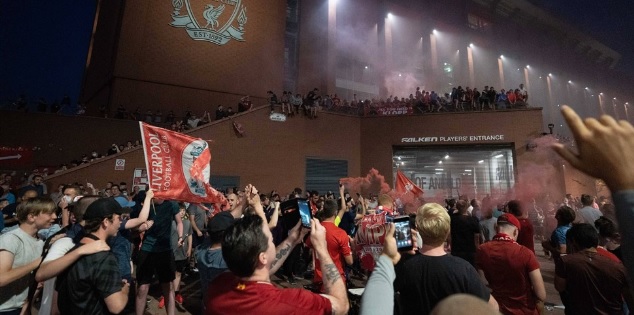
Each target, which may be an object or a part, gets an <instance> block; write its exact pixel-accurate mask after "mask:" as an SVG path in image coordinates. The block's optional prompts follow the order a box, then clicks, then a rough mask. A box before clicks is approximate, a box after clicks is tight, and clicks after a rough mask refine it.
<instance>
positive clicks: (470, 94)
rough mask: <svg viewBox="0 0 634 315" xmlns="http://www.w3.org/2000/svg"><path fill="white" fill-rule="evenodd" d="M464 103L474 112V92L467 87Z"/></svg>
mask: <svg viewBox="0 0 634 315" xmlns="http://www.w3.org/2000/svg"><path fill="white" fill-rule="evenodd" d="M464 101H465V103H466V104H467V108H469V109H470V110H473V109H474V108H473V104H474V103H473V90H472V89H471V88H470V87H468V86H467V88H466V89H465V93H464Z"/></svg>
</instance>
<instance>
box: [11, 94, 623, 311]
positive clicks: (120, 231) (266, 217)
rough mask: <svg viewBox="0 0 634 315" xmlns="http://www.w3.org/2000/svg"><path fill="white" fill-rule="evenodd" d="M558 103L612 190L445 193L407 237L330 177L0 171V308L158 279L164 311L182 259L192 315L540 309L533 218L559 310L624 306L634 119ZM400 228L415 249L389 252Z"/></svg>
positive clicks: (83, 306) (96, 294)
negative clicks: (169, 193) (134, 179)
mask: <svg viewBox="0 0 634 315" xmlns="http://www.w3.org/2000/svg"><path fill="white" fill-rule="evenodd" d="M563 113H564V116H565V118H566V120H567V121H568V123H569V124H570V127H571V129H572V131H573V134H574V135H575V140H576V143H577V144H578V147H579V151H576V152H573V151H570V149H568V148H566V147H564V146H562V145H558V146H555V150H556V151H557V152H558V153H559V154H560V155H562V157H563V158H565V159H566V160H567V161H568V162H569V163H571V165H573V166H575V167H577V168H579V169H581V170H583V171H585V172H588V174H590V175H592V176H596V177H600V178H602V179H603V180H604V181H605V183H606V184H607V186H608V187H609V188H610V190H611V191H612V198H599V199H598V200H596V198H594V197H592V196H589V195H582V196H580V198H578V199H577V198H573V197H572V196H570V195H567V196H566V197H565V199H564V200H563V202H561V204H559V203H558V202H549V200H548V199H546V200H545V201H544V202H542V203H541V204H540V203H538V202H534V203H533V204H532V206H531V204H530V203H526V202H522V201H520V200H509V201H508V202H505V201H503V200H494V199H492V198H491V197H489V196H487V197H485V198H483V200H476V199H472V200H469V199H468V198H467V197H466V196H461V197H459V198H458V199H457V200H456V199H452V198H449V199H447V200H445V202H444V205H441V204H438V203H433V202H428V203H424V204H423V205H422V206H420V207H419V208H418V209H417V210H416V212H415V213H409V214H408V215H409V216H410V218H408V220H407V222H409V224H410V226H411V227H412V229H411V231H410V232H411V233H403V231H402V230H399V232H398V233H397V232H395V225H394V224H393V223H389V222H390V221H391V220H389V219H388V218H393V219H394V221H396V218H394V216H398V215H403V214H405V213H403V211H404V210H403V209H400V208H399V206H398V205H399V203H398V202H396V201H395V200H393V199H392V197H390V196H389V195H387V194H381V195H376V194H371V195H369V196H367V198H365V197H363V196H362V195H360V194H358V195H357V197H356V199H355V198H353V197H352V196H350V194H347V193H346V191H345V187H344V186H343V185H340V186H339V192H338V194H336V193H332V192H328V193H326V194H323V195H322V194H320V193H319V192H316V191H310V192H307V193H305V194H304V192H303V191H302V189H299V188H296V189H294V190H293V191H292V192H290V193H289V194H287V195H284V194H280V193H278V192H276V191H272V192H271V193H269V194H260V193H259V192H258V190H257V189H256V188H255V187H254V186H252V185H247V186H246V187H245V188H244V189H238V188H232V189H229V190H227V191H226V192H225V199H226V202H224V201H225V200H218V203H215V204H198V203H183V202H176V201H171V200H164V199H160V198H154V192H153V191H152V190H145V189H141V187H133V188H131V189H130V188H128V187H127V185H125V183H120V184H118V185H117V184H114V183H108V184H107V185H106V186H105V187H103V188H98V187H95V186H94V185H92V184H90V183H86V184H85V186H83V187H82V186H81V185H77V184H74V185H73V184H71V185H61V186H60V187H58V188H57V190H55V191H54V192H50V193H49V192H48V191H47V187H46V184H45V183H44V182H43V177H42V176H41V175H40V174H36V173H34V174H31V175H32V176H29V178H28V179H27V180H28V182H27V183H26V184H25V185H21V186H14V185H13V183H14V178H13V176H12V175H10V174H2V176H0V187H2V191H1V192H0V208H1V210H2V214H3V215H2V221H0V222H1V223H2V226H0V228H1V229H0V230H1V231H2V235H0V288H2V290H0V312H2V313H3V314H21V313H28V312H29V311H27V310H30V309H31V307H32V306H33V305H32V303H33V302H34V301H37V303H36V304H35V305H34V306H35V307H36V308H37V309H38V311H39V312H40V313H42V314H80V313H81V314H84V313H85V314H103V313H121V312H123V311H124V310H126V309H127V310H128V311H130V312H135V313H136V314H144V312H145V310H146V307H147V296H148V291H149V288H150V286H151V285H152V284H153V283H155V281H158V285H159V286H160V289H161V292H162V293H163V295H162V298H160V299H159V308H165V309H166V312H167V314H174V312H175V304H182V303H183V302H184V298H185V297H183V296H182V294H180V291H179V288H180V287H179V286H180V284H181V283H180V282H181V281H180V279H181V278H180V277H181V276H182V274H183V273H184V272H186V271H187V269H188V267H189V268H190V269H192V270H193V266H195V267H197V269H198V273H199V276H200V283H201V288H200V290H201V296H202V299H201V301H200V304H202V305H201V308H202V313H204V314H245V313H247V312H252V311H258V313H261V314H278V313H310V314H330V313H348V312H349V311H350V312H356V311H359V312H360V313H361V314H390V313H396V314H421V313H422V314H428V313H432V314H473V313H475V314H496V313H498V311H499V312H502V313H504V314H539V313H540V310H541V309H542V308H543V304H544V301H545V300H546V298H547V296H546V291H545V288H544V279H543V277H542V275H541V271H540V266H539V263H538V262H537V260H536V256H535V247H534V241H535V229H536V228H537V229H538V230H539V228H543V229H545V231H542V233H541V236H542V237H541V239H543V241H542V246H543V248H544V249H545V250H546V251H547V252H548V255H550V256H551V257H552V259H553V260H554V261H555V276H554V280H553V282H554V286H555V289H556V290H557V291H558V292H559V293H560V297H561V300H562V302H563V304H564V306H565V309H566V313H568V314H586V313H588V314H621V313H625V310H626V309H628V308H631V307H633V306H634V304H633V302H634V300H632V295H631V292H630V290H629V288H630V285H629V279H628V276H627V275H628V274H631V273H632V270H634V261H632V258H631V257H632V253H633V252H634V251H633V249H632V245H631V240H632V238H633V237H634V234H632V229H631V228H630V225H631V223H632V222H634V173H633V172H632V170H633V169H634V163H633V162H632V160H631V159H630V158H629V156H630V155H632V154H634V127H632V126H631V125H629V124H627V123H621V124H619V123H617V122H616V121H615V120H613V119H611V118H609V117H603V118H602V119H601V120H594V119H587V120H585V121H583V120H581V119H580V118H579V117H578V116H577V115H576V114H575V113H574V111H572V110H571V109H570V108H568V107H566V106H565V107H564V109H563ZM608 140H610V141H608ZM606 170H609V171H606ZM302 197H303V198H302ZM304 198H305V199H304ZM304 200H305V201H304ZM289 202H290V204H291V206H290V207H289V206H288V204H289ZM304 202H305V203H304ZM293 203H295V205H293ZM300 203H301V205H300ZM303 204H305V205H306V208H304V207H303V206H302V205H303ZM542 205H545V208H544V207H543V206H542ZM554 208H556V210H553V209H554ZM303 209H305V210H306V211H303ZM298 210H299V211H298ZM298 212H299V213H301V214H298ZM307 213H310V215H308V214H307ZM304 215H306V216H307V217H312V218H311V219H310V220H304ZM296 216H299V218H298V219H297V220H298V222H296V221H292V220H290V219H289V218H294V217H296ZM551 216H552V217H551ZM379 218H384V219H385V220H386V221H387V222H388V223H386V224H385V225H382V226H381V227H382V228H381V229H380V230H381V231H383V237H384V240H383V246H382V249H381V253H380V254H379V253H378V252H377V253H376V254H377V255H376V256H374V258H375V267H374V270H373V271H372V273H371V275H370V276H369V279H368V280H367V284H366V287H365V292H364V293H363V295H362V298H361V301H360V309H358V308H357V307H358V306H359V305H358V304H356V303H355V300H354V298H351V297H350V296H349V295H348V294H347V290H346V287H347V286H348V287H350V284H349V282H347V281H346V279H347V278H349V276H350V273H351V272H352V273H353V270H355V268H357V269H358V267H355V264H358V261H359V259H358V257H355V252H356V251H355V250H353V248H354V247H355V239H356V238H354V237H353V236H355V233H360V232H361V231H360V230H359V229H363V228H364V227H363V226H362V225H358V223H359V220H360V221H361V222H363V221H365V220H366V219H369V220H370V221H373V220H375V219H376V220H378V219H379ZM553 218H554V219H555V221H556V224H549V223H548V220H550V219H553ZM549 227H550V228H552V232H551V231H549V230H548V229H549ZM538 234H540V233H539V232H538ZM404 235H409V236H408V237H410V238H411V241H412V242H411V244H412V249H411V250H409V249H408V250H404V251H398V250H397V240H398V241H402V240H403V237H404ZM302 257H304V263H302ZM306 257H308V259H306ZM310 257H312V259H310ZM309 261H312V266H310V262H309ZM306 262H309V263H306ZM357 266H358V265H357ZM309 270H312V272H305V271H309ZM276 274H277V275H279V277H280V278H282V279H284V280H285V281H287V282H288V284H289V285H290V286H293V282H294V278H295V277H300V276H303V277H310V278H312V282H313V285H312V286H310V287H309V288H308V289H309V290H306V289H304V288H289V289H282V288H279V287H277V286H275V285H273V284H272V283H271V277H272V276H274V275H276ZM133 275H134V276H133ZM38 283H39V284H40V285H37V284H38ZM460 294H467V295H468V296H465V295H460ZM190 298H191V297H190ZM351 306H352V308H351Z"/></svg>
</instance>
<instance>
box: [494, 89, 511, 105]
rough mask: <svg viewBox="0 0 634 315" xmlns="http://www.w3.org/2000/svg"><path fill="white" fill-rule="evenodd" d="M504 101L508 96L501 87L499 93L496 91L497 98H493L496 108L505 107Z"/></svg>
mask: <svg viewBox="0 0 634 315" xmlns="http://www.w3.org/2000/svg"><path fill="white" fill-rule="evenodd" d="M506 102H508V96H507V94H506V91H505V90H504V89H501V90H500V93H498V95H497V98H496V99H495V104H496V107H497V109H506Z"/></svg>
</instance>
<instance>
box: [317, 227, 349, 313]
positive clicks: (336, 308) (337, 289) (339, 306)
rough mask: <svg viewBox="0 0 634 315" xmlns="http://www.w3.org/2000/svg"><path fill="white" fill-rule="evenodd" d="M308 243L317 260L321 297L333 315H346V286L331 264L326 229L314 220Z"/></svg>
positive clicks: (347, 305)
mask: <svg viewBox="0 0 634 315" xmlns="http://www.w3.org/2000/svg"><path fill="white" fill-rule="evenodd" d="M310 225H311V232H310V241H311V243H312V245H313V249H314V250H315V255H317V258H318V259H319V262H320V264H321V270H322V277H323V281H324V291H325V292H326V294H324V295H323V296H324V297H326V298H327V299H328V300H330V305H331V306H332V313H333V314H347V313H348V309H349V308H350V304H348V295H347V294H346V285H345V283H344V282H343V279H342V278H341V275H340V274H339V270H338V269H337V266H335V264H334V263H333V262H332V258H330V254H329V253H328V248H327V246H326V229H325V228H324V227H323V226H322V225H321V224H320V223H319V221H317V220H316V219H312V220H311V224H310Z"/></svg>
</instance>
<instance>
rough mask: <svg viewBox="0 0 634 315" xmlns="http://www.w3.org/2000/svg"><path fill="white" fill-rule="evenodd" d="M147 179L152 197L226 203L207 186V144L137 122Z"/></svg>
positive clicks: (218, 193) (208, 159) (215, 191)
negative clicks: (141, 140)
mask: <svg viewBox="0 0 634 315" xmlns="http://www.w3.org/2000/svg"><path fill="white" fill-rule="evenodd" d="M139 126H140V128H141V139H143V153H144V157H145V166H146V168H147V177H148V182H149V185H150V188H152V190H154V197H155V198H158V199H168V200H177V201H186V202H191V203H202V202H207V203H214V204H224V203H226V199H225V197H224V196H223V195H222V194H221V193H220V192H218V191H217V190H215V189H213V188H212V187H211V185H210V184H209V174H210V166H209V162H210V161H211V152H210V151H209V145H208V144H207V141H205V140H202V139H198V138H194V137H190V136H186V135H184V134H181V133H178V132H175V131H171V130H167V129H163V128H159V127H155V126H152V125H148V124H145V123H143V122H139Z"/></svg>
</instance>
